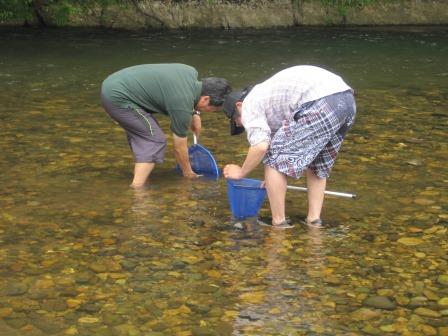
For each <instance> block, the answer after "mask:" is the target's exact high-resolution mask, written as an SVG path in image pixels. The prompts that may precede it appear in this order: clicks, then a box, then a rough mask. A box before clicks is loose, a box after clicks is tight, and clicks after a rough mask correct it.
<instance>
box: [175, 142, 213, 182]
mask: <svg viewBox="0 0 448 336" xmlns="http://www.w3.org/2000/svg"><path fill="white" fill-rule="evenodd" d="M188 156H189V157H190V165H191V169H192V170H193V171H194V172H195V173H196V174H198V175H204V176H206V177H211V178H218V177H219V168H218V165H217V163H216V160H215V158H214V157H213V155H212V153H210V151H209V150H208V149H206V148H205V147H203V146H201V145H200V144H198V143H197V141H196V136H194V145H191V146H190V148H188ZM176 170H177V171H178V172H182V169H181V168H180V166H179V165H176Z"/></svg>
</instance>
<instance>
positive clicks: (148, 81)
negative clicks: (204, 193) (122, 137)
mask: <svg viewBox="0 0 448 336" xmlns="http://www.w3.org/2000/svg"><path fill="white" fill-rule="evenodd" d="M230 91H231V88H230V85H229V83H228V81H227V80H225V79H223V78H216V77H208V78H203V79H202V80H201V81H199V80H198V72H197V71H196V69H194V68H193V67H191V66H188V65H184V64H144V65H136V66H132V67H129V68H125V69H122V70H120V71H118V72H115V73H113V74H112V75H110V76H109V77H107V78H106V79H105V80H104V82H103V84H102V88H101V102H102V104H103V107H104V109H105V110H106V112H107V113H108V114H109V115H110V116H111V118H112V119H114V120H115V121H117V122H118V123H119V124H120V125H121V127H123V128H124V130H125V131H126V134H127V138H128V143H129V145H130V147H131V150H132V152H133V154H134V157H135V168H134V179H133V181H132V184H131V187H135V188H138V187H142V186H143V185H144V184H145V182H146V180H147V178H148V176H149V175H150V174H151V171H152V170H153V169H154V166H155V164H156V163H161V162H163V157H164V152H165V148H166V137H165V135H164V134H163V131H162V130H161V129H160V127H159V125H158V123H157V121H156V120H155V119H154V114H156V113H161V114H164V115H167V116H168V117H169V118H170V122H171V125H170V129H171V131H172V132H173V139H174V152H175V155H176V160H177V162H178V163H179V165H180V167H181V168H182V172H183V175H184V176H185V177H188V178H194V177H197V175H196V174H195V173H194V172H193V170H192V169H191V165H190V161H189V157H188V144H187V133H188V130H189V129H191V130H192V131H193V132H194V133H195V134H196V135H197V136H199V133H200V131H201V118H200V115H199V114H200V112H214V111H219V110H221V106H222V104H223V102H224V99H225V97H226V96H227V94H228V93H229V92H230Z"/></svg>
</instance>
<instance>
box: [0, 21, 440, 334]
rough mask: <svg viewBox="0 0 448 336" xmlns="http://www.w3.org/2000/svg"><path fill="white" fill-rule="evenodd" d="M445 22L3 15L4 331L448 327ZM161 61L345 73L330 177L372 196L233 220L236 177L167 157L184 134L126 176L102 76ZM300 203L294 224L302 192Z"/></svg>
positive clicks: (226, 148) (0, 202)
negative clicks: (141, 22) (188, 167)
mask: <svg viewBox="0 0 448 336" xmlns="http://www.w3.org/2000/svg"><path fill="white" fill-rule="evenodd" d="M447 33H448V28H446V27H435V28H434V27H433V28H429V27H401V28H367V27H365V28H357V29H320V28H314V29H312V28H310V29H291V30H269V31H203V32H164V33H153V32H120V31H109V32H107V31H91V30H75V31H72V30H70V31H60V30H55V31H52V30H47V31H33V30H20V29H9V28H2V29H0V50H1V52H0V101H1V103H0V122H1V126H2V131H1V133H2V136H1V137H0V171H1V174H0V186H1V189H0V209H1V210H0V213H1V215H0V261H1V265H2V267H1V269H0V335H50V334H54V335H384V334H387V335H446V332H447V331H446V327H447V326H448V310H447V309H448V306H447V305H448V303H447V299H446V298H447V297H448V285H447V280H446V277H447V276H448V257H447V253H446V251H447V249H448V242H447V230H448V214H447V209H448V194H447V184H448V174H447V170H446V167H445V165H446V157H447V155H448V145H447V126H448V112H447V110H448V61H447V60H448V39H447V38H446V36H447ZM160 62H181V63H186V64H190V65H192V66H194V67H196V68H197V69H198V71H199V73H200V75H201V76H204V77H205V76H210V75H213V76H222V77H225V78H227V79H229V80H230V81H231V82H232V84H233V86H234V87H236V88H240V87H242V86H244V85H246V84H248V83H256V82H257V81H262V80H263V79H265V78H267V77H269V76H270V75H272V74H274V73H275V72H277V71H279V70H281V69H283V68H286V67H288V66H292V65H297V64H313V65H319V66H322V67H325V68H327V69H330V70H332V71H334V72H337V73H338V74H340V75H341V76H343V77H344V78H345V79H346V81H347V82H348V83H349V84H350V85H351V86H352V87H353V88H354V89H355V91H356V99H357V103H358V117H357V121H356V124H355V127H354V128H353V129H352V131H351V133H350V134H349V136H348V138H347V139H346V141H345V143H344V145H343V148H342V151H341V153H340V156H339V158H338V161H337V163H336V166H335V167H334V170H333V173H332V177H331V179H330V181H329V185H328V189H330V190H336V191H345V192H352V193H356V194H357V195H358V198H357V199H355V200H347V199H340V198H327V200H326V203H325V207H324V215H323V219H324V220H325V221H326V222H327V223H329V224H330V228H328V229H325V230H323V231H319V232H314V231H309V230H307V229H306V228H303V227H300V226H299V225H297V228H295V229H293V230H291V231H287V232H277V231H272V230H269V229H268V228H263V227H257V226H255V225H247V226H246V227H245V229H244V230H239V229H236V228H235V227H233V226H232V224H231V223H230V210H229V205H228V201H227V195H226V185H225V181H224V180H223V179H219V180H218V181H207V180H199V181H188V180H185V179H183V178H182V177H180V176H178V175H176V174H175V173H173V169H174V166H175V160H174V154H173V152H172V145H171V143H170V144H169V148H168V151H167V155H166V160H165V163H164V164H162V165H159V166H157V167H156V169H155V171H154V172H153V174H152V175H151V185H150V187H149V188H148V189H147V190H140V191H136V190H131V189H130V188H128V184H129V182H130V180H131V178H132V168H133V162H132V157H131V153H130V151H129V149H128V147H127V143H126V140H125V135H124V133H123V131H122V130H121V128H120V127H118V126H117V125H116V124H114V123H113V122H112V121H111V120H110V119H109V117H108V116H107V115H106V113H105V112H104V111H103V110H102V109H101V107H100V104H99V87H100V84H101V82H102V80H103V79H104V78H105V77H106V76H107V75H109V74H110V73H112V72H114V71H116V70H118V69H121V68H123V67H126V66H130V65H135V64H141V63H160ZM202 119H203V134H202V138H201V143H202V144H203V145H204V146H206V147H207V148H208V149H209V150H210V151H211V152H212V153H213V154H214V155H215V158H216V160H217V162H218V164H219V165H220V166H221V167H222V166H223V165H224V164H226V163H239V164H240V163H242V162H243V160H244V157H245V153H246V150H247V143H246V140H245V138H244V136H243V137H232V138H230V136H228V127H227V120H226V118H225V117H224V116H223V115H221V114H208V115H207V114H206V115H203V118H202ZM159 121H160V123H161V125H162V128H163V129H164V130H166V132H167V135H168V136H171V135H170V134H169V132H168V121H167V120H166V119H164V118H163V117H160V118H159ZM261 176H262V171H261V169H260V170H257V171H256V172H254V174H253V175H252V176H251V177H255V178H261ZM289 182H290V184H294V185H303V181H300V180H299V181H289ZM287 212H288V215H289V216H290V217H291V218H292V220H293V221H294V222H296V223H298V219H299V218H301V217H302V216H303V215H304V214H305V212H306V195H305V194H304V193H301V192H294V191H288V195H287ZM261 214H262V215H269V210H268V204H267V203H266V204H265V205H264V207H263V209H262V211H261ZM378 296H379V297H380V298H379V299H378ZM444 298H445V299H444ZM372 300H373V301H375V300H379V301H380V303H378V302H376V303H373V304H372ZM381 307H382V308H381ZM385 308H387V309H385Z"/></svg>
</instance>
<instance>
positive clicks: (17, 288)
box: [1, 282, 28, 296]
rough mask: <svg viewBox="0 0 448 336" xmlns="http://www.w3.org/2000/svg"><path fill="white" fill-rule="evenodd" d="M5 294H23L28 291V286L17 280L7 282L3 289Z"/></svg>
mask: <svg viewBox="0 0 448 336" xmlns="http://www.w3.org/2000/svg"><path fill="white" fill-rule="evenodd" d="M1 292H2V293H3V294H4V295H7V296H18V295H23V294H25V293H26V292H28V286H27V285H26V284H24V283H20V282H18V283H15V282H8V283H7V284H6V287H5V288H3V289H2V291H1Z"/></svg>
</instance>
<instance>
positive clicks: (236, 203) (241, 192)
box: [227, 178, 266, 219]
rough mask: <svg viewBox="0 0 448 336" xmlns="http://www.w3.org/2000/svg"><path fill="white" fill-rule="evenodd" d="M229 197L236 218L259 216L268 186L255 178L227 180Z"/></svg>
mask: <svg viewBox="0 0 448 336" xmlns="http://www.w3.org/2000/svg"><path fill="white" fill-rule="evenodd" d="M227 197H228V198H229V204H230V210H231V211H232V216H233V217H234V218H235V219H246V218H248V217H256V216H258V212H259V211H260V208H261V206H262V205H263V203H264V201H265V199H266V188H264V187H261V181H260V180H255V179H246V178H244V179H240V180H231V179H228V180H227Z"/></svg>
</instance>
